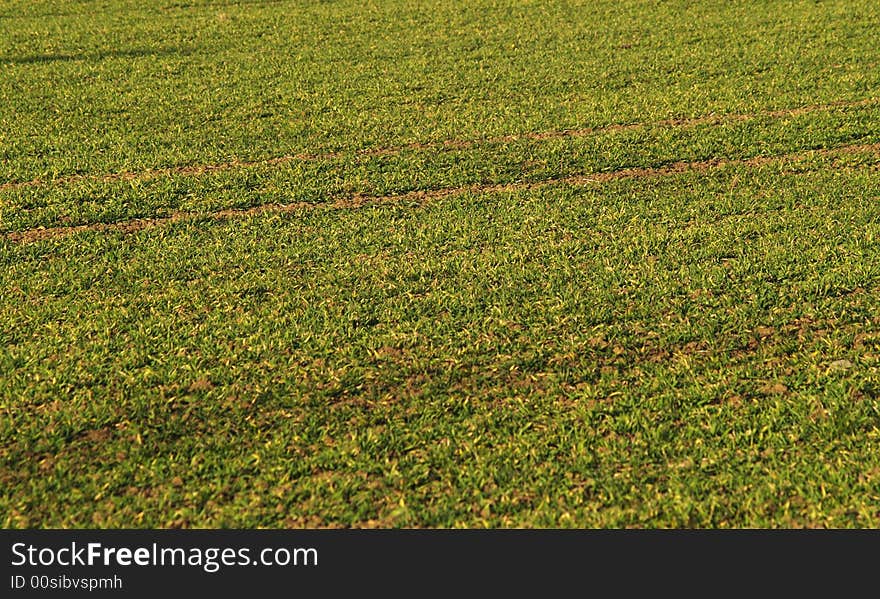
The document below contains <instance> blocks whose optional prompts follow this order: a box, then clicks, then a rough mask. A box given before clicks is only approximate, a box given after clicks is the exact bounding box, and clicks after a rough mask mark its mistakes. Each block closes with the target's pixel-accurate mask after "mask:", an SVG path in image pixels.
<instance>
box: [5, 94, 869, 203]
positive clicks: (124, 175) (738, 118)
mask: <svg viewBox="0 0 880 599" xmlns="http://www.w3.org/2000/svg"><path fill="white" fill-rule="evenodd" d="M875 104H880V98H865V99H862V100H853V101H847V100H840V101H837V102H829V103H827V104H811V105H807V106H799V107H795V108H787V109H782V110H765V111H759V112H752V113H739V114H720V115H719V114H708V115H703V116H698V117H687V118H672V119H663V120H660V121H644V122H638V123H629V124H622V123H617V124H611V125H604V126H600V127H589V128H583V129H558V130H554V131H542V132H528V133H516V134H511V135H502V136H498V137H487V138H483V139H447V140H442V141H435V142H413V143H408V144H403V145H400V146H389V147H384V148H367V149H363V150H357V151H355V152H345V151H339V152H325V153H317V154H310V153H297V154H287V155H284V156H276V157H274V158H265V159H261V160H230V161H227V162H218V163H214V164H193V165H187V166H170V167H164V168H150V169H144V170H140V171H123V172H117V173H103V174H82V175H70V176H66V177H59V178H57V179H31V180H29V181H9V182H6V183H0V192H2V191H8V190H14V189H21V188H25V187H41V186H43V187H60V186H63V185H70V184H75V183H81V182H98V183H111V182H115V181H146V180H149V179H155V178H160V177H170V176H175V175H183V176H200V175H204V174H208V173H215V172H222V171H228V170H234V169H249V168H258V167H263V166H274V165H281V164H286V163H290V162H299V161H301V162H315V161H320V160H334V159H339V158H344V157H346V156H355V157H375V156H395V155H397V154H401V153H403V152H405V151H408V150H466V149H469V148H473V147H476V146H479V145H496V144H503V143H513V142H517V141H524V140H527V141H528V140H530V141H547V140H553V139H564V138H572V139H577V138H582V137H589V136H590V135H598V134H602V133H613V132H620V131H636V130H639V129H646V128H649V127H667V128H686V127H697V126H700V125H722V124H725V123H734V122H743V121H749V120H753V119H758V118H784V117H787V116H800V115H804V114H810V113H814V112H827V111H830V110H834V109H835V108H857V107H862V106H872V105H875Z"/></svg>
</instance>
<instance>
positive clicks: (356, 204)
mask: <svg viewBox="0 0 880 599" xmlns="http://www.w3.org/2000/svg"><path fill="white" fill-rule="evenodd" d="M859 153H874V154H878V155H880V143H873V144H851V145H846V146H838V147H836V148H823V149H815V150H799V151H797V152H791V153H786V154H777V155H774V156H754V157H751V158H740V159H734V158H712V159H708V160H699V161H692V162H685V161H682V162H673V163H670V164H667V165H664V166H658V167H631V168H624V169H620V170H617V171H609V172H603V173H590V174H574V175H566V176H564V177H555V178H551V179H544V180H540V181H529V182H521V183H474V184H472V185H464V186H461V187H445V188H439V189H425V190H415V191H409V192H405V193H400V194H391V195H384V196H371V195H363V194H356V195H351V196H344V197H337V198H335V199H334V200H333V201H329V202H319V203H313V202H294V203H290V204H262V205H259V206H253V207H250V208H225V209H222V210H216V211H213V212H197V211H192V212H185V211H179V212H174V213H171V214H169V215H166V216H161V217H154V218H136V219H130V220H126V221H118V222H113V223H90V224H85V225H73V226H64V227H49V228H38V229H26V230H23V231H13V232H9V233H6V234H5V235H4V236H5V237H6V239H7V240H9V241H11V242H13V243H30V242H35V241H42V240H46V239H54V238H57V237H64V236H67V235H72V234H75V233H82V232H96V231H97V232H121V233H135V232H137V231H142V230H144V229H150V228H153V227H159V226H162V225H168V224H173V223H178V222H185V221H196V220H201V219H210V220H218V221H224V220H232V219H239V218H246V217H251V216H257V215H260V214H287V213H292V212H302V211H313V210H325V211H331V210H350V209H358V208H365V207H370V206H383V205H388V204H398V203H406V202H415V203H419V204H421V203H424V202H428V201H431V200H437V199H443V198H447V197H452V196H456V195H461V194H464V193H487V194H491V193H499V192H507V191H521V190H528V189H537V188H541V187H547V186H550V185H557V184H566V185H574V186H585V185H590V184H595V183H598V184H601V183H608V182H611V181H618V180H622V179H643V178H653V177H665V176H670V175H676V174H683V173H704V172H707V171H711V170H716V169H720V168H723V167H727V166H748V167H757V166H762V165H767V164H774V163H781V162H785V161H789V160H798V159H804V158H810V157H817V156H822V157H825V156H835V155H845V154H859Z"/></svg>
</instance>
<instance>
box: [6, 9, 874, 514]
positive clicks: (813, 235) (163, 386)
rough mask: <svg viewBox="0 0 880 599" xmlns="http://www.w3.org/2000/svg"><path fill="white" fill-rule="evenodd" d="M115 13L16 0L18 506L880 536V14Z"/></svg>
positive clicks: (13, 280)
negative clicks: (841, 531) (874, 531)
mask: <svg viewBox="0 0 880 599" xmlns="http://www.w3.org/2000/svg"><path fill="white" fill-rule="evenodd" d="M93 4H94V3H92V4H83V3H73V4H72V3H69V2H60V1H42V2H22V1H18V0H16V1H9V0H0V39H3V40H4V44H3V45H2V47H3V50H2V52H0V71H2V73H3V76H2V77H0V235H2V237H0V290H2V294H0V524H2V525H3V526H5V527H25V526H35V527H96V526H97V527H171V526H200V527H220V526H223V527H230V526H234V527H257V526H261V527H262V526H266V527H317V526H378V527H397V526H424V527H482V526H488V527H511V526H516V527H548V526H550V527H624V526H636V527H707V528H721V527H733V528H736V527H801V526H825V527H862V528H867V527H876V526H877V524H878V514H877V509H876V500H877V490H878V485H880V457H878V456H880V451H878V449H880V447H878V445H880V411H878V409H880V397H878V389H880V317H878V315H880V170H878V165H880V146H878V143H880V129H878V123H880V119H878V116H880V96H878V95H877V92H876V90H877V89H878V83H880V81H878V77H880V70H878V69H877V68H876V66H877V60H878V52H880V50H878V47H877V44H876V43H875V42H876V40H875V39H874V38H875V35H874V34H875V32H876V30H877V27H878V25H880V23H878V16H877V15H876V14H875V13H876V11H874V10H872V7H873V5H872V3H871V2H868V1H867V0H865V1H861V0H859V1H846V2H845V1H843V0H840V1H828V2H822V3H816V2H806V1H785V2H783V1H775V0H774V1H771V0H768V1H766V2H761V3H755V2H730V1H727V2H721V1H720V0H719V1H717V2H716V1H714V0H713V1H709V2H701V3H699V5H693V3H685V2H664V3H660V4H657V3H653V2H640V1H636V0H629V1H626V2H619V1H618V2H610V1H609V2H605V1H601V2H596V1H590V2H561V1H560V2H556V1H551V2H509V3H498V2H470V3H464V4H462V3H449V2H427V1H426V2H397V1H395V0H391V1H384V2H375V3H366V4H364V3H354V2H351V1H350V0H343V1H341V2H333V3H327V2H292V1H291V2H285V1H280V2H235V3H225V2H224V3H211V2H199V1H192V2H172V1H170V0H152V1H150V2H134V1H128V0H107V1H104V2H101V3H97V4H95V5H93ZM231 209H234V210H238V211H234V210H231ZM260 209H262V211H260ZM248 210H250V211H248ZM132 219H140V220H137V221H132ZM76 227H79V228H76Z"/></svg>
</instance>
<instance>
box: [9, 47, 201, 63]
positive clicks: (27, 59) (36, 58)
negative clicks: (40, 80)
mask: <svg viewBox="0 0 880 599" xmlns="http://www.w3.org/2000/svg"><path fill="white" fill-rule="evenodd" d="M191 53H192V51H191V50H188V49H183V48H143V49H140V48H134V49H131V50H124V49H123V50H108V51H105V52H83V53H80V54H31V55H28V56H2V55H0V64H2V63H6V64H16V65H25V64H44V63H53V62H68V61H79V60H82V61H90V62H98V61H101V60H107V59H108V58H141V57H144V56H186V55H188V54H191Z"/></svg>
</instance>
